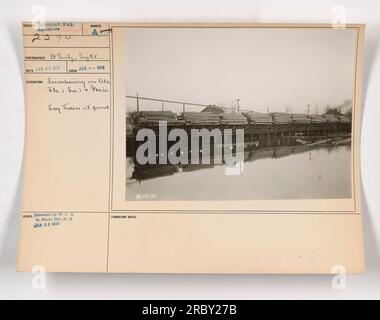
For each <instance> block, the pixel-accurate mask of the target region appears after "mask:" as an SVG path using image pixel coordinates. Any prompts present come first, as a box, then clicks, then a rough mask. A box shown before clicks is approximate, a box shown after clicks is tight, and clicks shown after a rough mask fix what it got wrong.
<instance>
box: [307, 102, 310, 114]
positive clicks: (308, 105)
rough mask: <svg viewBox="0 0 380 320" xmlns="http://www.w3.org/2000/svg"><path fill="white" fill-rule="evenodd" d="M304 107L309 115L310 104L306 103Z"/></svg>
mask: <svg viewBox="0 0 380 320" xmlns="http://www.w3.org/2000/svg"><path fill="white" fill-rule="evenodd" d="M306 107H307V115H309V114H310V104H307V105H306Z"/></svg>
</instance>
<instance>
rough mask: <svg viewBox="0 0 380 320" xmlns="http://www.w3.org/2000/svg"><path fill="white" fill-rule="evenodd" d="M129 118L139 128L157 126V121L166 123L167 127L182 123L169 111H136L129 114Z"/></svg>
mask: <svg viewBox="0 0 380 320" xmlns="http://www.w3.org/2000/svg"><path fill="white" fill-rule="evenodd" d="M131 118H132V122H133V123H135V124H137V125H139V126H157V125H158V124H159V121H166V122H167V124H168V125H174V124H181V123H184V122H183V121H181V120H178V119H177V115H176V114H175V113H174V112H171V111H137V112H132V113H131Z"/></svg>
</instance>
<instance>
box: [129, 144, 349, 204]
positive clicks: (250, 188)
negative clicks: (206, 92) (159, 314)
mask: <svg viewBox="0 0 380 320" xmlns="http://www.w3.org/2000/svg"><path fill="white" fill-rule="evenodd" d="M211 150H213V148H211ZM210 158H211V163H210V164H186V165H182V164H180V165H172V164H167V165H139V164H138V163H137V162H136V161H135V160H134V158H133V157H131V156H130V155H128V154H127V188H126V199H127V200H136V199H143V198H144V197H143V196H144V195H150V196H152V197H151V199H154V200H182V201H185V200H260V199H317V198H350V197H351V146H350V144H348V145H334V144H332V143H331V141H330V142H329V143H325V144H323V143H322V144H316V145H302V144H300V143H299V142H296V141H294V140H289V139H281V140H275V141H273V140H263V141H259V142H258V143H257V144H254V145H250V146H247V147H246V148H245V151H244V169H243V172H242V173H241V174H240V175H226V168H227V165H226V164H225V163H224V162H223V163H224V164H222V165H219V164H213V162H214V161H213V160H215V158H214V157H213V155H212V154H210ZM215 162H217V161H215ZM217 163H218V162H217Z"/></svg>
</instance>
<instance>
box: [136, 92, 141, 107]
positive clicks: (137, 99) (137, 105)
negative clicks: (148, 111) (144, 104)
mask: <svg viewBox="0 0 380 320" xmlns="http://www.w3.org/2000/svg"><path fill="white" fill-rule="evenodd" d="M136 108H137V111H140V106H139V93H138V92H137V94H136Z"/></svg>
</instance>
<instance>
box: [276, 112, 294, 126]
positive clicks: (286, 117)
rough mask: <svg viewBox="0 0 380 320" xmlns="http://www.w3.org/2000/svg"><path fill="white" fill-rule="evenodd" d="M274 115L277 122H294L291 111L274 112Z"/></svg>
mask: <svg viewBox="0 0 380 320" xmlns="http://www.w3.org/2000/svg"><path fill="white" fill-rule="evenodd" d="M272 117H273V122H274V123H275V124H286V123H291V122H292V118H291V116H290V114H289V113H285V112H273V113H272Z"/></svg>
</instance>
